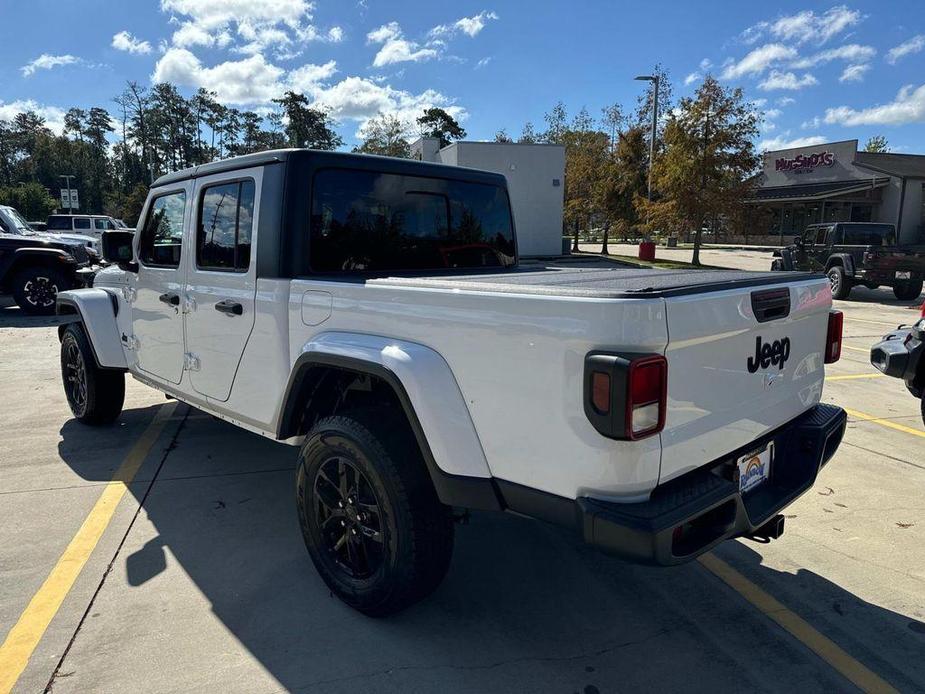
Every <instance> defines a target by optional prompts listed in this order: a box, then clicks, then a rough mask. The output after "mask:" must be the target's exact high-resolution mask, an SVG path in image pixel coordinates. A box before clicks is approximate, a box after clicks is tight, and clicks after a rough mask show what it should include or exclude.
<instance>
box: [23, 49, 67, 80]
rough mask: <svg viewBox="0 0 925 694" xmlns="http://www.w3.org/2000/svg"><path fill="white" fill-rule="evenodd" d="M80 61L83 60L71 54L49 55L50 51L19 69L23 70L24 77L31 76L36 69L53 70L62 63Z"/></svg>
mask: <svg viewBox="0 0 925 694" xmlns="http://www.w3.org/2000/svg"><path fill="white" fill-rule="evenodd" d="M79 62H81V60H80V58H76V57H74V56H73V55H70V54H67V55H49V54H48V53H42V55H40V56H39V57H38V58H36V59H35V60H31V61H29V62H28V63H26V64H25V65H23V66H22V67H21V68H19V70H20V72H22V76H23V77H31V76H32V75H33V74H35V71H36V70H51V69H52V68H56V67H59V66H61V65H73V64H74V63H79Z"/></svg>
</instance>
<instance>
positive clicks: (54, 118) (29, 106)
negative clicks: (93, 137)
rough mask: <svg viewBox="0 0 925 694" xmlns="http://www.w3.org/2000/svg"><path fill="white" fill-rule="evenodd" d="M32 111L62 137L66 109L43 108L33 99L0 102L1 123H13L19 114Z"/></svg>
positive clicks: (55, 107)
mask: <svg viewBox="0 0 925 694" xmlns="http://www.w3.org/2000/svg"><path fill="white" fill-rule="evenodd" d="M26 111H32V112H34V113H36V114H38V115H39V116H41V117H42V118H44V119H45V125H46V126H48V128H49V129H50V130H51V131H52V132H54V133H56V134H58V135H60V134H61V133H62V132H64V109H62V108H58V107H57V106H43V105H42V104H40V103H38V102H37V101H35V100H33V99H19V100H17V101H10V102H9V103H5V102H3V101H0V121H11V120H13V119H14V118H15V117H16V116H17V115H18V114H20V113H25V112H26Z"/></svg>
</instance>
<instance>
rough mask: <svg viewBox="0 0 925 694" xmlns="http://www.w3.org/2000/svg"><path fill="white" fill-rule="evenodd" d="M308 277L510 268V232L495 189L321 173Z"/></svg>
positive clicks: (506, 207) (503, 198) (315, 189)
mask: <svg viewBox="0 0 925 694" xmlns="http://www.w3.org/2000/svg"><path fill="white" fill-rule="evenodd" d="M308 254H309V265H310V267H311V270H312V271H313V272H354V273H379V272H391V271H399V270H441V269H449V268H486V267H496V268H499V267H509V266H511V265H513V264H514V258H515V250H514V232H513V228H512V225H511V209H510V203H509V201H508V196H507V192H506V191H505V189H504V188H502V187H500V186H496V185H489V184H482V183H470V182H466V181H454V180H448V179H440V178H426V177H419V176H402V175H397V174H388V173H379V172H374V171H359V170H348V169H323V170H321V171H318V172H317V173H316V174H315V177H314V183H313V186H312V206H311V230H310V242H309V251H308Z"/></svg>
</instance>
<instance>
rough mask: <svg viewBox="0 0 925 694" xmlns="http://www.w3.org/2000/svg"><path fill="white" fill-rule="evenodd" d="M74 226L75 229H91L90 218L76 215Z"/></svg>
mask: <svg viewBox="0 0 925 694" xmlns="http://www.w3.org/2000/svg"><path fill="white" fill-rule="evenodd" d="M74 228H75V229H89V228H90V220H89V219H87V218H86V217H74Z"/></svg>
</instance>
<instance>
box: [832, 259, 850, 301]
mask: <svg viewBox="0 0 925 694" xmlns="http://www.w3.org/2000/svg"><path fill="white" fill-rule="evenodd" d="M826 275H828V277H829V284H830V285H831V286H832V298H833V299H847V298H848V295H849V294H850V293H851V283H850V282H849V281H848V278H847V277H845V271H844V269H843V268H842V266H841V265H834V266H832V267H831V268H829V271H828V272H827V273H826Z"/></svg>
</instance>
